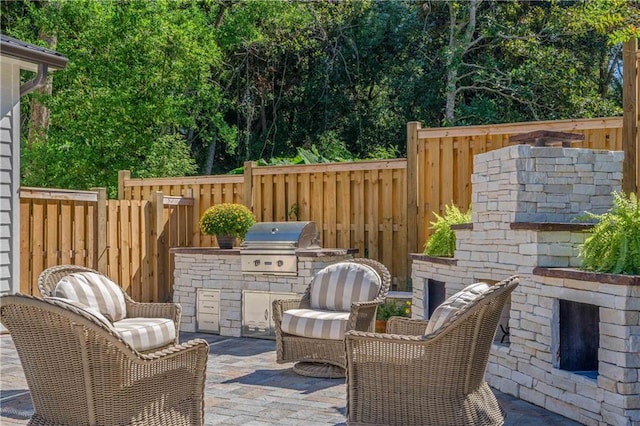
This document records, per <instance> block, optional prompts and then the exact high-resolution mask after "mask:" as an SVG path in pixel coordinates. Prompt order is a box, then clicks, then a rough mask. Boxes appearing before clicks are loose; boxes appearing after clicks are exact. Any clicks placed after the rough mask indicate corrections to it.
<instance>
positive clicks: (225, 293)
mask: <svg viewBox="0 0 640 426" xmlns="http://www.w3.org/2000/svg"><path fill="white" fill-rule="evenodd" d="M171 252H172V253H174V254H175V270H174V295H173V300H174V301H175V302H177V303H180V304H181V305H182V321H181V324H180V330H181V331H187V332H193V331H203V332H211V333H215V334H220V335H222V336H234V337H239V336H246V337H259V338H275V333H274V330H273V322H272V318H271V304H272V301H273V299H286V298H292V297H295V296H301V295H302V294H303V293H304V292H305V290H306V289H307V287H308V286H309V284H310V283H311V280H312V278H313V276H314V275H315V274H316V273H317V272H318V271H320V270H321V269H322V268H324V267H325V266H328V265H330V264H332V263H336V262H339V261H341V260H347V259H351V258H353V255H354V253H356V252H357V250H355V249H323V248H318V249H313V250H311V249H309V250H304V249H299V250H296V251H295V253H296V262H297V267H296V271H297V272H295V273H293V274H290V275H268V274H253V273H246V272H243V270H242V266H241V250H240V249H230V250H221V249H219V248H202V247H197V248H174V249H171Z"/></svg>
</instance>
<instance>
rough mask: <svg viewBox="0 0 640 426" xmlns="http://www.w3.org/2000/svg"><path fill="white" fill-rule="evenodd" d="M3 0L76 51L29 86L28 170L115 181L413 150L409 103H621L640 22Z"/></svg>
mask: <svg viewBox="0 0 640 426" xmlns="http://www.w3.org/2000/svg"><path fill="white" fill-rule="evenodd" d="M1 7H2V10H1V12H2V15H1V17H0V20H1V24H2V32H3V33H5V34H7V35H10V36H13V37H16V38H19V39H22V40H25V41H28V42H31V43H35V44H40V45H43V46H46V47H55V49H56V50H57V51H59V52H61V53H62V54H64V55H65V56H67V57H68V58H69V64H68V67H67V68H66V69H65V70H62V71H58V72H56V73H54V76H53V86H52V90H51V93H50V94H48V93H37V92H35V93H34V94H32V95H30V96H29V97H27V98H26V99H23V118H24V119H23V127H22V129H23V133H24V136H23V138H22V141H23V146H22V155H23V158H22V179H23V180H22V182H23V184H24V185H32V186H50V187H65V188H78V189H86V188H89V187H93V186H107V187H109V188H111V190H112V192H113V189H114V188H115V187H116V186H117V173H118V170H121V169H128V170H131V171H132V174H133V176H138V177H152V176H179V175H192V174H211V173H225V172H227V171H229V170H231V169H234V168H236V167H238V166H241V165H242V164H243V162H244V161H247V160H258V159H264V160H267V161H274V160H273V159H278V158H290V157H294V156H296V155H298V157H297V158H298V159H304V158H307V157H314V158H322V159H353V158H391V157H396V156H402V155H403V154H404V149H405V146H404V144H405V132H406V123H407V122H408V121H421V122H422V123H423V124H424V125H425V126H430V127H436V126H449V125H471V124H486V123H505V122H518V121H532V120H546V119H567V118H585V117H597V116H611V115H620V114H621V111H622V109H621V105H622V99H621V78H622V75H621V45H620V42H621V41H623V40H625V39H628V38H629V37H638V35H639V34H640V30H639V29H638V28H637V26H636V25H637V22H640V12H639V8H638V4H637V3H634V2H628V1H624V0H593V1H588V0H576V1H560V0H550V1H524V0H521V1H510V2H498V1H489V0H450V1H446V2H443V1H435V0H423V1H408V0H406V1H405V0H388V1H374V0H358V1H332V0H326V1H293V0H290V1H278V2H275V1H270V0H253V1H243V0H237V1H233V0H200V1H187V0H177V1H174V0H158V1H153V2H150V1H147V0H129V1H99V0H76V1H62V0H48V1H44V2H43V1H22V2H3V3H2V6H1ZM54 42H55V45H52V43H54ZM24 78H25V79H27V78H30V76H29V75H25V76H24ZM39 104H42V105H43V106H44V107H46V108H47V109H48V111H49V115H43V114H41V113H39V112H37V111H38V109H37V108H39ZM305 153H307V154H309V153H312V154H313V155H305ZM300 154H302V155H300Z"/></svg>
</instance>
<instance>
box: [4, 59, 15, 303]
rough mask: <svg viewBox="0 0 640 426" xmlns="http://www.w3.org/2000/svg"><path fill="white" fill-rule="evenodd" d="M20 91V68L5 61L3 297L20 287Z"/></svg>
mask: <svg viewBox="0 0 640 426" xmlns="http://www.w3.org/2000/svg"><path fill="white" fill-rule="evenodd" d="M3 59H4V58H3ZM19 89H20V66H19V65H18V64H17V63H14V62H12V61H5V60H3V61H2V63H1V64H0V113H1V117H0V295H2V294H7V293H13V292H16V291H18V289H19V287H20V285H19V277H18V273H19V270H20V258H19V254H20V247H18V241H19V240H20V238H19V236H20V201H19V192H18V191H19V185H20V156H19V152H20V149H19V148H20V146H19V145H20V127H19V126H20V90H19ZM12 154H15V155H12Z"/></svg>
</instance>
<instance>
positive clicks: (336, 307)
mask: <svg viewBox="0 0 640 426" xmlns="http://www.w3.org/2000/svg"><path fill="white" fill-rule="evenodd" d="M380 286H382V279H381V278H380V276H379V275H378V273H377V272H376V271H375V269H373V268H372V267H370V266H368V265H363V264H361V263H354V262H339V263H334V264H333V265H329V266H327V267H326V268H324V269H322V270H321V271H320V272H318V273H317V274H316V275H315V276H314V277H313V281H312V282H311V293H310V299H311V300H310V302H311V307H312V308H313V309H326V310H330V311H343V312H344V311H349V310H350V309H351V304H352V303H354V302H366V301H369V300H373V299H375V297H376V296H377V295H378V292H379V291H380Z"/></svg>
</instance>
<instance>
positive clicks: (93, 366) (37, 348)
mask: <svg viewBox="0 0 640 426" xmlns="http://www.w3.org/2000/svg"><path fill="white" fill-rule="evenodd" d="M0 319H1V320H2V323H3V324H4V326H5V327H7V329H8V330H9V332H10V333H11V336H12V338H13V342H14V343H15V346H16V349H17V352H18V355H19V357H20V362H21V363H22V368H23V370H24V374H25V376H26V379H27V383H28V385H29V390H30V392H31V399H32V400H33V406H34V409H35V413H34V415H33V417H32V418H31V420H30V422H29V424H32V425H52V424H56V425H63V424H65V425H125V424H127V425H202V424H203V418H204V383H205V371H206V367H207V358H208V353H209V349H208V344H207V342H206V341H204V340H201V339H194V340H191V341H188V342H186V343H183V344H180V345H176V346H171V347H169V348H166V349H163V350H160V351H157V352H155V353H150V354H142V353H139V352H137V351H136V350H135V349H133V348H132V347H131V346H130V345H129V344H127V343H126V342H125V341H123V340H122V339H120V338H119V336H118V335H117V334H115V333H113V332H112V330H111V329H110V328H109V327H107V326H105V325H104V324H103V323H101V322H100V321H97V320H96V318H95V317H94V316H93V315H90V314H88V313H87V312H86V311H84V310H82V309H77V308H75V307H73V306H70V305H67V304H63V303H60V302H58V301H55V300H49V301H47V300H43V299H40V298H36V297H32V296H25V295H12V296H3V297H0Z"/></svg>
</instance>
